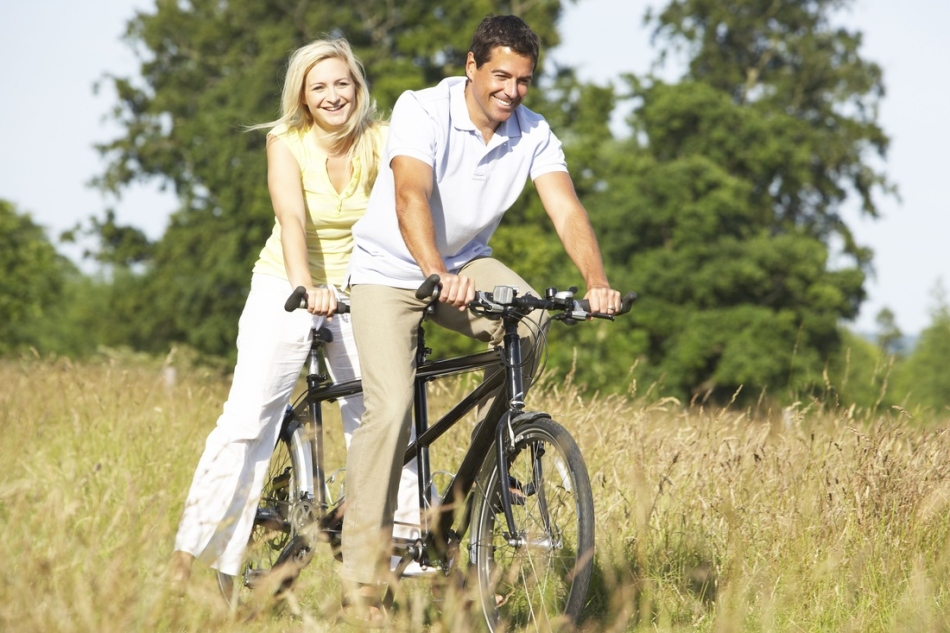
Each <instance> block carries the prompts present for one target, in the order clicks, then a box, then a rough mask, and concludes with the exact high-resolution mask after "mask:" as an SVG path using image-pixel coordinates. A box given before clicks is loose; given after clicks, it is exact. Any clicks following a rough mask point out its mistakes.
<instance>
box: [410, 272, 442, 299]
mask: <svg viewBox="0 0 950 633" xmlns="http://www.w3.org/2000/svg"><path fill="white" fill-rule="evenodd" d="M439 281H440V280H439V276H438V275H436V274H434V273H433V274H431V275H429V276H428V277H426V280H425V281H423V282H422V285H421V286H419V288H417V289H416V299H419V300H420V301H422V300H423V299H429V298H430V297H431V298H432V300H433V301H434V300H435V299H438V298H439V294H438V291H439Z"/></svg>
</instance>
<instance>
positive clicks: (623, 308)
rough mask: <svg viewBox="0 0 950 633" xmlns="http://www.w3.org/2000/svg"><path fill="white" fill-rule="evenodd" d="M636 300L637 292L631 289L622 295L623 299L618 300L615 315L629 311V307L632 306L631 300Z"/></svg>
mask: <svg viewBox="0 0 950 633" xmlns="http://www.w3.org/2000/svg"><path fill="white" fill-rule="evenodd" d="M636 300H637V293H635V292H634V291H633V290H631V291H630V292H628V293H627V294H625V295H624V296H623V299H621V300H620V310H618V311H617V315H618V316H619V315H621V314H626V313H628V312H630V308H631V307H633V302H634V301H636Z"/></svg>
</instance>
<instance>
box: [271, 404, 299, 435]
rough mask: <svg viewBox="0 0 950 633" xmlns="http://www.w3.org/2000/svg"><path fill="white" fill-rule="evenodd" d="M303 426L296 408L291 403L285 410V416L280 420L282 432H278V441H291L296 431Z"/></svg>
mask: <svg viewBox="0 0 950 633" xmlns="http://www.w3.org/2000/svg"><path fill="white" fill-rule="evenodd" d="M301 426H303V423H302V422H301V421H300V418H299V417H297V416H295V415H294V409H293V407H291V406H290V405H287V408H286V409H285V410H284V417H283V419H282V420H281V421H280V433H278V434H277V441H278V442H279V441H281V440H283V441H285V442H290V438H291V437H292V436H293V434H294V432H295V431H296V430H297V429H298V428H300V427H301Z"/></svg>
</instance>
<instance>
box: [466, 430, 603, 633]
mask: <svg viewBox="0 0 950 633" xmlns="http://www.w3.org/2000/svg"><path fill="white" fill-rule="evenodd" d="M514 432H515V442H514V451H513V452H512V453H511V454H510V455H509V457H508V459H509V464H508V475H509V476H508V480H507V481H504V482H503V481H501V479H502V475H501V473H500V470H499V468H498V466H497V459H496V458H495V453H494V451H493V452H492V454H491V456H490V457H489V458H487V459H486V460H485V464H484V466H483V467H482V472H481V474H480V476H479V482H478V492H479V493H481V494H477V495H476V499H475V507H474V508H473V509H474V511H473V513H472V523H471V542H470V558H471V562H472V564H473V566H474V572H475V575H476V576H477V579H478V590H479V594H480V602H481V606H482V611H483V613H484V615H485V620H486V622H487V623H488V626H489V628H490V629H491V630H492V631H494V630H496V629H498V628H499V627H504V629H505V630H512V629H517V628H522V627H526V626H528V625H530V628H532V629H533V628H540V630H545V631H547V630H557V629H558V628H560V627H561V626H566V627H568V628H569V627H570V626H571V625H572V624H573V623H576V622H577V620H578V619H579V618H580V615H581V613H582V611H583V609H584V604H585V602H586V600H587V590H588V588H589V586H590V578H591V572H592V571H593V557H594V501H593V497H592V495H591V489H590V478H589V477H588V475H587V466H586V465H585V464H584V459H583V457H582V456H581V453H580V449H578V447H577V444H576V443H575V442H574V439H573V438H572V437H571V436H570V434H569V433H568V432H567V430H566V429H565V428H564V427H562V426H561V425H560V424H558V423H556V422H554V421H552V420H550V419H547V418H542V419H536V420H534V421H531V422H528V423H525V424H522V425H520V426H516V427H515V429H514ZM502 485H506V486H508V487H509V490H510V492H511V496H512V512H513V515H514V520H515V533H513V534H512V533H509V529H508V525H507V521H506V519H505V513H504V509H503V506H502V500H501V486H502Z"/></svg>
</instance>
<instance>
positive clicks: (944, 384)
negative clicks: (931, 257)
mask: <svg viewBox="0 0 950 633" xmlns="http://www.w3.org/2000/svg"><path fill="white" fill-rule="evenodd" d="M932 294H933V299H934V306H933V308H932V309H931V312H930V315H931V323H930V325H929V326H928V327H927V328H926V329H924V331H923V332H921V333H920V337H919V338H918V339H917V344H916V345H914V350H913V351H912V352H911V353H910V356H908V357H907V360H906V362H905V363H904V365H903V366H902V368H901V380H900V382H899V385H900V393H902V394H908V395H907V403H910V404H918V405H923V406H927V407H933V408H935V409H937V410H938V411H939V410H946V409H947V407H950V371H947V367H948V364H947V359H948V358H950V305H948V303H947V291H946V288H945V287H944V285H943V281H942V280H938V281H937V283H936V284H935V286H934V289H933V293H932Z"/></svg>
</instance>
